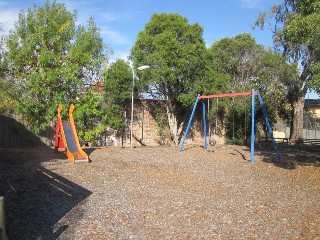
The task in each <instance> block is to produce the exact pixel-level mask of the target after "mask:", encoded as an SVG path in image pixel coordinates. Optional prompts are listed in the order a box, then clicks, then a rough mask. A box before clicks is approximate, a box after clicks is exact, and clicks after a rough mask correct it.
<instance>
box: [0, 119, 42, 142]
mask: <svg viewBox="0 0 320 240" xmlns="http://www.w3.org/2000/svg"><path fill="white" fill-rule="evenodd" d="M45 145H47V144H45V143H43V140H41V138H40V137H38V136H35V135H34V134H33V133H32V132H30V131H29V130H28V129H27V128H26V127H25V126H24V125H23V124H21V123H19V122H18V121H16V120H15V119H14V118H13V117H7V116H4V115H0V148H24V147H40V146H45Z"/></svg>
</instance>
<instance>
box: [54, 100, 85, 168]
mask: <svg viewBox="0 0 320 240" xmlns="http://www.w3.org/2000/svg"><path fill="white" fill-rule="evenodd" d="M61 111H62V104H59V107H58V118H57V124H56V135H55V144H54V146H55V150H56V152H57V151H58V150H59V148H64V149H65V151H66V153H67V156H68V159H69V161H70V163H71V164H74V163H83V162H87V163H88V162H90V161H89V157H88V155H87V154H86V153H85V152H84V151H83V150H82V148H81V146H80V144H79V139H78V135H77V131H76V128H75V125H74V120H73V116H72V113H73V111H74V105H73V104H71V105H70V108H69V121H62V119H61Z"/></svg>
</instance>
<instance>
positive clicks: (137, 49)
mask: <svg viewBox="0 0 320 240" xmlns="http://www.w3.org/2000/svg"><path fill="white" fill-rule="evenodd" d="M202 34H203V29H202V27H201V26H200V25H199V24H197V23H195V24H189V23H188V20H187V18H184V17H182V16H180V15H179V14H166V13H160V14H153V15H152V17H151V20H150V21H149V22H148V23H147V24H146V25H145V28H144V30H143V31H141V32H140V33H139V34H138V37H137V40H136V42H135V44H134V46H133V48H132V50H131V59H132V61H133V66H134V67H139V66H141V65H149V66H150V69H148V70H145V71H143V72H141V73H139V72H137V73H138V75H139V76H140V80H139V81H137V84H141V85H144V86H145V88H144V91H145V92H147V93H148V95H149V96H153V97H154V98H158V99H161V100H163V102H164V104H165V109H166V115H167V120H168V124H169V128H170V132H171V138H172V141H173V143H174V144H178V143H179V140H180V139H181V131H182V127H183V123H184V118H183V116H185V114H186V110H188V109H186V108H185V107H184V106H185V105H186V104H184V99H185V98H183V96H185V95H186V94H188V93H189V92H191V91H193V90H194V88H195V82H196V81H199V80H201V79H202V78H203V77H204V76H203V72H204V69H205V64H206V60H207V49H206V46H205V42H204V39H203V36H202Z"/></svg>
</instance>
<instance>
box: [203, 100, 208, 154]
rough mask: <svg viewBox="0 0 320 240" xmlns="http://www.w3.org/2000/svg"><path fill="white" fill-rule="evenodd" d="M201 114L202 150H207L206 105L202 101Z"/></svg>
mask: <svg viewBox="0 0 320 240" xmlns="http://www.w3.org/2000/svg"><path fill="white" fill-rule="evenodd" d="M202 109H203V110H202V114H203V137H204V149H208V144H207V124H206V122H207V121H206V105H205V103H204V101H202Z"/></svg>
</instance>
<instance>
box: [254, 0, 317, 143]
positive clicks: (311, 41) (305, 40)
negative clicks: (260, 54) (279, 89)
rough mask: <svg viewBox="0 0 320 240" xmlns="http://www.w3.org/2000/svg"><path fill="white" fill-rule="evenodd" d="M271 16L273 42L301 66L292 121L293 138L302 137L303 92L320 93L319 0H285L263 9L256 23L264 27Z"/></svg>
mask: <svg viewBox="0 0 320 240" xmlns="http://www.w3.org/2000/svg"><path fill="white" fill-rule="evenodd" d="M269 20H274V21H271V22H270V26H274V27H272V29H273V40H274V45H275V47H276V49H277V50H278V51H281V52H282V53H283V54H284V55H285V56H286V57H287V59H288V61H290V62H292V63H294V64H295V65H296V66H299V68H300V76H299V81H298V82H297V83H296V87H295V93H294V94H295V95H296V96H297V100H296V101H295V102H294V104H293V109H292V115H293V117H292V122H291V141H293V142H295V141H297V140H298V139H299V138H302V133H303V131H302V130H303V107H304V96H305V94H306V92H307V90H308V89H314V90H316V91H317V92H318V93H320V89H319V86H320V60H319V57H320V47H319V40H320V34H319V32H320V1H319V0H303V1H302V0H285V1H284V3H283V4H281V5H274V6H273V7H272V8H271V9H270V11H269V12H268V13H266V12H262V13H260V15H259V17H258V19H257V22H256V26H260V27H261V28H264V27H265V25H266V23H268V21H269Z"/></svg>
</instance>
